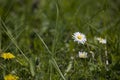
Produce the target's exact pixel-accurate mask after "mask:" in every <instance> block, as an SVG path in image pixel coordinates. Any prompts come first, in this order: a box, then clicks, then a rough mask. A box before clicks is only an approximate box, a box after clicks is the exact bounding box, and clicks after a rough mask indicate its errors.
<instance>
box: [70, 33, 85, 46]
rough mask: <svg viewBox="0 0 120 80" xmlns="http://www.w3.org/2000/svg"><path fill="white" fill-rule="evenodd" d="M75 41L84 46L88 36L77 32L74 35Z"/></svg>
mask: <svg viewBox="0 0 120 80" xmlns="http://www.w3.org/2000/svg"><path fill="white" fill-rule="evenodd" d="M72 36H73V38H74V41H77V42H78V43H81V44H84V43H85V42H86V41H87V40H86V36H85V35H84V34H83V33H80V32H75V33H74V34H73V35H72Z"/></svg>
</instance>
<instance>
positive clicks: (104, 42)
mask: <svg viewBox="0 0 120 80" xmlns="http://www.w3.org/2000/svg"><path fill="white" fill-rule="evenodd" d="M96 39H97V40H98V41H99V43H102V44H106V43H107V41H106V39H103V38H101V37H98V38H96Z"/></svg>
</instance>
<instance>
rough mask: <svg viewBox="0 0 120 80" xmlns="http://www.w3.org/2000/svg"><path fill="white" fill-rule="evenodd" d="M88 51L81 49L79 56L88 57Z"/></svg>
mask: <svg viewBox="0 0 120 80" xmlns="http://www.w3.org/2000/svg"><path fill="white" fill-rule="evenodd" d="M87 57H88V56H87V52H80V51H79V58H87Z"/></svg>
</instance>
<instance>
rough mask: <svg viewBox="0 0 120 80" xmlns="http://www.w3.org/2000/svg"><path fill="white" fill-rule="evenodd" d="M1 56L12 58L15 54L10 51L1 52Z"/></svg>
mask: <svg viewBox="0 0 120 80" xmlns="http://www.w3.org/2000/svg"><path fill="white" fill-rule="evenodd" d="M1 57H2V58H4V59H13V58H15V56H14V55H13V54H12V53H10V52H8V53H2V54H1Z"/></svg>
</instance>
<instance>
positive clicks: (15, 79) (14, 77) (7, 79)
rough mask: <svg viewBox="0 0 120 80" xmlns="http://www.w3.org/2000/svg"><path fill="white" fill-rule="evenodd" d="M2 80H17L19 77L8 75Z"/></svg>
mask: <svg viewBox="0 0 120 80" xmlns="http://www.w3.org/2000/svg"><path fill="white" fill-rule="evenodd" d="M4 80H19V77H18V76H15V75H12V74H8V75H6V76H5V77H4Z"/></svg>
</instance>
